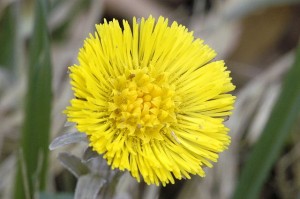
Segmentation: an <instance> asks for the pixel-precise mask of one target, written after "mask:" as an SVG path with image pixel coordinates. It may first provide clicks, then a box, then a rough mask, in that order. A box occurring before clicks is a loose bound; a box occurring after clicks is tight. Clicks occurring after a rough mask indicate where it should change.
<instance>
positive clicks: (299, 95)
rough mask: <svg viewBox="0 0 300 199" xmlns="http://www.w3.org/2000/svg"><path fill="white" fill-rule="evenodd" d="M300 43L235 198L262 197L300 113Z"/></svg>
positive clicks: (246, 165)
mask: <svg viewBox="0 0 300 199" xmlns="http://www.w3.org/2000/svg"><path fill="white" fill-rule="evenodd" d="M299 77H300V45H299V47H298V50H297V52H296V60H295V63H294V65H293V66H292V68H291V69H290V71H289V72H288V74H287V75H286V78H285V81H284V83H283V87H282V91H281V93H280V95H279V98H278V100H277V102H276V104H275V106H274V108H273V110H272V113H271V115H270V118H269V121H268V123H267V124H266V126H265V129H264V132H263V134H262V136H261V137H260V139H259V140H258V142H257V143H256V145H255V146H254V148H253V151H252V153H251V154H250V157H249V159H248V161H247V162H246V163H245V168H244V169H243V170H242V174H241V178H240V180H239V182H238V184H237V188H236V191H235V193H234V196H233V198H234V199H240V198H243V199H256V198H259V193H260V191H261V187H262V185H263V183H264V182H265V180H266V178H267V177H268V175H269V173H270V170H271V168H272V165H273V164H274V162H275V161H276V159H277V158H278V156H279V154H280V152H281V149H282V147H283V146H284V143H285V142H286V139H287V137H288V135H289V132H290V131H291V128H292V126H293V124H294V123H295V121H296V119H297V117H298V116H299V112H300V79H299Z"/></svg>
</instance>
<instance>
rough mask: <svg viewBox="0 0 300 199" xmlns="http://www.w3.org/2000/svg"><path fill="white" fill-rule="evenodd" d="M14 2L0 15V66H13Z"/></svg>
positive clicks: (10, 67) (9, 67) (11, 67)
mask: <svg viewBox="0 0 300 199" xmlns="http://www.w3.org/2000/svg"><path fill="white" fill-rule="evenodd" d="M16 10H17V9H16V3H12V4H11V5H10V6H8V7H7V8H6V9H5V10H4V13H2V15H0V44H1V45H0V52H1V53H0V67H5V68H7V69H11V70H12V69H13V68H14V66H15V59H16V57H15V52H14V45H15V39H16V22H17V21H16Z"/></svg>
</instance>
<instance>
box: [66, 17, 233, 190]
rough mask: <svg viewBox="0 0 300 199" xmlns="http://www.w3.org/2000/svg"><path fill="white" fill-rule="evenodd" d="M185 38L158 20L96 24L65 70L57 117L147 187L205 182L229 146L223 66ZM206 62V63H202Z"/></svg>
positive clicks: (229, 100)
mask: <svg viewBox="0 0 300 199" xmlns="http://www.w3.org/2000/svg"><path fill="white" fill-rule="evenodd" d="M215 56H216V53H215V52H214V51H213V50H212V49H211V48H210V47H208V46H207V45H204V44H203V41H202V40H200V39H194V36H193V32H188V30H187V28H185V27H184V26H182V25H178V24H177V23H176V22H173V23H172V25H171V26H168V20H167V19H165V18H163V17H160V18H159V19H158V20H157V21H156V20H155V19H154V18H153V17H151V16H150V17H149V18H148V19H144V18H142V19H141V21H140V22H137V20H136V19H135V18H134V19H133V25H132V29H131V27H130V25H129V23H128V22H127V21H126V20H123V29H122V28H121V27H120V25H119V23H118V21H117V20H113V21H111V22H107V21H105V22H104V23H103V24H99V25H96V32H95V35H94V36H93V35H91V34H90V36H89V38H87V39H86V40H85V42H84V45H83V48H81V49H80V52H79V55H78V60H79V65H74V66H71V67H70V68H69V70H70V78H71V84H72V88H73V90H74V95H75V98H74V99H72V100H71V106H69V107H67V109H66V111H65V113H66V115H67V117H68V121H69V122H74V123H76V127H77V129H78V130H79V131H80V132H84V133H86V134H87V136H88V138H89V141H90V146H91V147H92V148H93V150H95V151H97V152H98V153H99V154H103V157H104V158H105V159H106V160H107V162H108V164H109V165H111V167H112V169H114V168H118V169H120V170H128V171H130V173H131V174H132V176H133V177H135V178H136V179H137V180H138V181H140V179H141V177H142V178H143V179H144V181H145V182H146V183H147V184H157V185H159V184H160V183H162V184H163V185H166V184H167V183H174V179H175V178H177V179H182V178H188V179H189V178H191V177H190V174H197V175H199V176H205V172H204V171H203V167H205V166H208V167H212V163H211V162H216V161H217V159H218V154H219V153H220V152H222V151H224V150H225V149H226V148H227V147H228V145H229V143H230V137H229V136H228V135H227V133H228V130H229V129H228V128H226V127H225V126H224V124H223V122H224V118H226V117H228V115H230V114H231V110H232V109H233V103H234V100H235V97H234V96H232V95H231V94H228V92H230V91H232V90H234V88H235V86H234V85H233V84H232V83H231V78H230V76H229V73H230V72H229V71H227V70H226V67H225V65H224V62H223V61H214V62H210V61H211V60H212V59H213V58H214V57H215ZM209 62H210V63H209Z"/></svg>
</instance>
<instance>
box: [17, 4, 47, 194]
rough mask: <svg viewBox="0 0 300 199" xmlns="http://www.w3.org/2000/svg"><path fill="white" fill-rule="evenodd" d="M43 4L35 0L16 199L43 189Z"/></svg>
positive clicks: (44, 107) (45, 86)
mask: <svg viewBox="0 0 300 199" xmlns="http://www.w3.org/2000/svg"><path fill="white" fill-rule="evenodd" d="M47 3H48V2H47V1H46V0H36V6H35V22H34V30H33V36H32V38H31V42H30V57H29V74H28V90H27V98H26V101H25V118H24V124H23V132H22V138H21V155H20V159H19V168H18V172H17V176H16V183H15V196H14V197H15V198H16V199H22V198H26V195H27V198H28V197H29V198H33V195H34V192H35V191H38V190H44V189H45V182H46V171H47V163H48V161H47V160H48V145H49V128H50V112H51V61H50V46H49V45H50V44H49V34H48V31H47V25H46V20H47V7H48V5H47ZM22 160H23V161H22ZM26 188H27V189H26Z"/></svg>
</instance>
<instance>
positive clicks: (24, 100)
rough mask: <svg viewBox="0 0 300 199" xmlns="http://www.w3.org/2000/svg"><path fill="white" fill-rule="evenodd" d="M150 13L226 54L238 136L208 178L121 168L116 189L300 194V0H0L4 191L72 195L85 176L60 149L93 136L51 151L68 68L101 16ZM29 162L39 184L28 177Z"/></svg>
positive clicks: (169, 194)
mask: <svg viewBox="0 0 300 199" xmlns="http://www.w3.org/2000/svg"><path fill="white" fill-rule="evenodd" d="M149 15H152V16H154V17H158V16H160V15H162V16H165V17H168V18H169V21H170V23H171V22H172V21H174V20H175V21H178V22H179V23H181V24H183V25H185V26H186V27H188V29H189V30H190V31H194V35H195V37H199V38H201V39H203V40H204V41H205V43H206V44H208V45H210V46H211V47H212V48H213V49H215V50H216V52H217V53H218V55H217V58H216V59H224V60H225V62H226V64H227V66H228V69H229V70H231V75H232V78H233V82H234V84H235V85H236V86H237V88H236V91H235V92H234V95H236V96H237V102H236V108H235V111H234V114H233V115H232V116H231V117H230V118H229V120H228V121H227V122H226V125H228V126H229V128H230V129H231V130H230V136H231V137H232V144H231V145H230V147H229V149H228V150H227V151H225V152H223V153H222V154H221V156H220V159H219V161H218V163H216V164H214V167H213V168H212V169H207V170H206V171H207V175H206V177H205V178H200V177H197V176H194V177H193V178H192V179H191V180H182V181H178V182H176V184H175V185H168V186H166V187H163V188H162V187H156V186H147V185H145V184H143V183H140V184H138V183H136V182H135V180H133V179H131V178H130V176H129V175H127V174H125V175H124V176H125V177H124V179H123V181H122V182H124V183H123V186H122V187H118V186H117V189H116V192H117V193H116V194H115V195H114V196H112V198H113V197H114V198H124V199H125V198H126V199H127V198H128V199H130V198H146V199H152V198H160V199H173V198H176V199H180V198H192V199H193V198H195V199H196V198H200V199H230V198H232V197H235V198H249V199H250V198H267V199H268V198H272V199H279V198H283V199H291V198H300V142H299V141H300V134H299V131H300V118H299V109H300V107H299V104H300V102H299V91H300V89H299V88H300V87H299V84H300V83H299V81H300V74H299V73H297V72H299V68H300V65H299V63H300V62H298V65H297V63H296V64H295V60H297V59H300V57H299V53H298V55H297V53H296V49H297V45H298V43H299V35H300V1H298V0H273V1H272V0H49V1H43V0H36V1H35V0H1V1H0V198H3V199H10V198H73V195H74V193H75V188H76V183H77V178H78V176H76V175H75V176H74V175H72V173H71V172H69V171H68V170H67V169H65V168H64V167H63V166H62V164H60V161H59V160H58V159H57V156H58V153H60V152H62V151H68V152H69V153H71V154H73V155H76V156H78V157H80V156H82V154H83V152H84V149H85V148H86V146H87V145H86V144H84V143H78V144H72V145H68V146H65V147H64V148H61V149H59V150H54V151H49V149H48V146H49V143H50V141H51V140H53V139H54V138H55V137H57V136H59V135H62V134H64V133H66V132H69V130H70V129H68V128H67V127H65V122H66V118H65V115H64V114H62V111H63V110H64V109H65V107H66V106H67V105H68V104H69V100H70V99H71V97H72V91H71V89H70V85H69V78H68V70H67V68H68V66H70V65H73V64H74V63H77V53H78V50H79V48H80V47H81V46H82V45H83V41H84V39H85V38H86V37H87V36H88V34H89V33H94V31H95V24H96V23H100V22H102V21H103V19H104V18H106V19H108V20H110V19H113V18H117V19H120V20H122V19H127V20H129V21H131V19H132V17H133V16H136V17H138V18H139V17H148V16H149ZM299 52H300V51H299ZM298 57H299V58H298ZM292 70H294V72H290V73H294V74H295V73H297V74H299V76H298V77H299V78H295V77H293V76H292V75H293V74H290V76H287V73H288V71H292ZM295 71H296V72H295ZM294 76H295V75H294ZM286 77H290V78H286ZM298 79H299V80H298ZM297 80H298V81H297ZM289 94H291V95H289ZM282 96H285V98H284V97H282ZM297 96H298V97H297ZM295 99H296V101H295ZM297 100H298V101H297ZM276 103H278V104H280V103H281V104H282V106H280V105H278V106H274V104H276ZM274 107H275V108H274ZM276 107H277V108H278V107H281V109H280V108H278V109H279V110H277V109H276ZM275 109H276V110H277V111H276V110H275ZM280 110H283V111H280ZM276 114H277V115H276ZM272 125H273V127H272ZM276 125H277V126H276ZM278 125H279V126H278ZM280 125H281V126H280ZM266 126H270V127H269V128H267V127H266ZM281 127H283V128H281ZM270 129H271V130H270ZM280 129H283V130H281V131H280ZM277 130H278V132H277ZM261 135H264V136H261ZM40 149H41V150H40ZM252 152H253V153H252ZM251 154H252V156H251ZM253 154H254V155H253ZM257 154H259V156H258V155H257ZM24 162H27V164H24ZM29 162H30V163H29ZM249 165H250V166H249ZM251 169H252V170H251ZM69 170H70V169H69ZM22 171H23V172H22ZM24 171H26V172H25V174H27V175H28V176H31V175H30V172H32V173H34V174H35V175H36V176H35V177H36V178H34V179H35V180H33V181H34V182H38V183H37V185H36V184H34V185H29V186H28V187H26V186H24V184H25V185H26V182H27V180H29V181H30V180H32V179H31V177H29V178H30V179H27V178H26V177H24ZM22 173H23V174H22ZM243 173H244V174H243ZM73 174H74V173H73ZM22 175H23V177H22ZM40 176H41V177H40ZM241 176H244V177H241ZM245 176H246V177H245ZM247 176H248V177H247ZM76 177H77V178H76ZM29 184H30V183H29ZM31 190H34V193H36V192H38V193H42V194H40V195H39V196H36V195H35V194H33V195H32V194H31V193H30V192H32V191H31ZM16 192H18V193H20V195H18V194H14V193H16ZM28 192H29V193H28ZM24 193H25V196H24ZM243 194H244V195H243ZM16 195H17V196H16Z"/></svg>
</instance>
